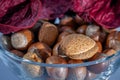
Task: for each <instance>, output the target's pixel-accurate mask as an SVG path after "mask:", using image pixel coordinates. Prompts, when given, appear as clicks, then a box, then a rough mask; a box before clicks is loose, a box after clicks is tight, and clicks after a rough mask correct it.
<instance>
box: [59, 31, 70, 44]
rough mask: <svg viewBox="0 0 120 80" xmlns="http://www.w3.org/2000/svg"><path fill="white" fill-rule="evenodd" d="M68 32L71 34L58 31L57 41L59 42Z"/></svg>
mask: <svg viewBox="0 0 120 80" xmlns="http://www.w3.org/2000/svg"><path fill="white" fill-rule="evenodd" d="M69 34H71V33H69V32H66V31H64V32H62V33H60V35H59V36H58V42H60V41H61V40H62V39H63V38H64V37H65V36H67V35H69Z"/></svg>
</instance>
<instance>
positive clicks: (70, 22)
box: [60, 16, 75, 27]
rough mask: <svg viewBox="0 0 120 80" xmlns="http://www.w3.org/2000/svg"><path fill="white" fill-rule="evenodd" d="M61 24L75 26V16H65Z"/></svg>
mask: <svg viewBox="0 0 120 80" xmlns="http://www.w3.org/2000/svg"><path fill="white" fill-rule="evenodd" d="M60 25H61V26H71V27H73V26H75V21H74V20H73V17H71V16H65V17H63V18H62V19H61V20H60Z"/></svg>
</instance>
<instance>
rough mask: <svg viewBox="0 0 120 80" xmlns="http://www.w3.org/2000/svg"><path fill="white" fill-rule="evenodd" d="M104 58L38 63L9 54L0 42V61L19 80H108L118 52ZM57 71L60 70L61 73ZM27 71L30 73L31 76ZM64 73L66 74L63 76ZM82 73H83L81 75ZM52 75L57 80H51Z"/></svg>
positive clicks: (116, 63) (118, 63) (115, 63)
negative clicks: (72, 62)
mask: <svg viewBox="0 0 120 80" xmlns="http://www.w3.org/2000/svg"><path fill="white" fill-rule="evenodd" d="M0 36H2V35H0ZM104 56H105V57H104V58H101V59H98V60H96V61H90V62H84V63H81V64H46V63H38V62H33V61H30V60H27V59H24V58H20V57H18V56H16V55H14V54H13V53H10V52H9V51H7V50H6V49H4V47H3V46H2V44H1V41H0V60H1V61H2V63H3V64H5V65H6V66H7V68H8V69H9V70H11V72H13V74H14V75H16V76H17V77H18V79H20V80H108V79H109V78H110V76H111V74H113V73H114V72H115V71H116V70H117V69H118V67H119V66H120V62H119V61H120V51H118V52H117V53H116V54H113V55H111V56H106V55H104ZM24 65H30V66H33V68H30V69H27V68H26V67H25V66H24ZM38 68H40V69H39V72H37V71H36V69H38ZM48 68H51V69H50V71H49V73H48V72H47V71H48V70H46V69H48ZM53 69H56V71H54V70H53ZM59 70H62V73H60V72H59ZM29 71H32V72H33V74H31V72H29ZM66 71H67V74H65V73H66ZM82 71H84V72H83V73H82ZM50 74H51V75H50ZM53 75H55V76H57V77H59V78H54V79H53V78H52V77H53ZM51 76H52V77H51Z"/></svg>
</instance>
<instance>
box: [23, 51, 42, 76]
mask: <svg viewBox="0 0 120 80" xmlns="http://www.w3.org/2000/svg"><path fill="white" fill-rule="evenodd" d="M23 58H25V59H28V60H31V61H35V62H39V63H41V62H42V60H41V58H39V57H38V56H37V55H36V54H35V53H30V52H29V53H26V54H25V55H24V57H23ZM22 65H23V67H24V69H25V71H27V73H28V74H30V76H32V77H40V76H41V75H42V74H43V69H42V67H40V66H39V65H34V64H29V63H24V62H22Z"/></svg>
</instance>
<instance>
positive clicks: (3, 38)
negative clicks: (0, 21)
mask: <svg viewBox="0 0 120 80" xmlns="http://www.w3.org/2000/svg"><path fill="white" fill-rule="evenodd" d="M1 43H2V46H3V47H4V48H5V49H6V50H11V49H13V47H12V44H11V38H10V37H9V36H6V35H3V36H1Z"/></svg>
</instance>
